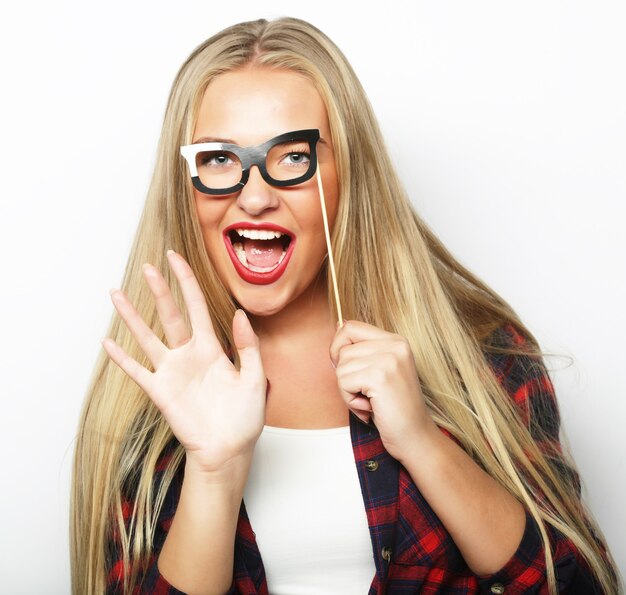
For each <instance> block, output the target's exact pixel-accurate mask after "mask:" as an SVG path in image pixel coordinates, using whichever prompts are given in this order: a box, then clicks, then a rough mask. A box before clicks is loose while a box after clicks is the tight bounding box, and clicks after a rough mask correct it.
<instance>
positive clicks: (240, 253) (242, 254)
mask: <svg viewBox="0 0 626 595" xmlns="http://www.w3.org/2000/svg"><path fill="white" fill-rule="evenodd" d="M233 248H234V249H235V254H236V256H237V260H238V261H239V262H240V263H241V264H242V265H243V266H245V267H246V268H247V269H248V270H250V271H252V272H253V273H269V272H271V271H273V270H274V269H275V268H276V267H277V266H278V265H279V264H280V263H281V262H282V261H283V259H284V258H285V254H287V251H286V250H285V249H283V253H282V254H281V255H280V258H279V259H278V262H277V263H276V264H275V265H272V266H270V267H258V266H255V265H253V264H248V259H247V258H246V251H245V250H244V249H243V245H242V244H241V243H240V242H236V243H234V244H233Z"/></svg>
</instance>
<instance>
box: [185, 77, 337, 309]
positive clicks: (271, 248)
mask: <svg viewBox="0 0 626 595" xmlns="http://www.w3.org/2000/svg"><path fill="white" fill-rule="evenodd" d="M308 129H319V131H320V140H319V141H318V142H317V160H318V170H319V171H320V173H321V177H322V183H323V188H324V196H325V200H326V209H327V213H328V219H329V225H330V226H331V229H332V224H333V222H334V219H335V216H336V213H337V202H338V193H339V192H338V182H337V174H336V170H335V157H334V153H333V147H332V145H331V142H330V128H329V124H328V116H327V113H326V108H325V106H324V103H323V101H322V98H321V97H320V95H319V93H318V92H317V90H316V89H315V87H314V86H313V84H312V83H311V82H310V81H309V80H308V79H307V78H305V77H304V76H302V75H300V74H297V73H295V72H292V71H288V70H276V69H270V68H263V67H246V68H244V69H240V70H236V71H232V72H228V73H225V74H222V75H219V76H218V77H216V78H215V79H214V80H213V81H211V83H210V84H209V86H208V87H207V90H206V92H205V93H204V96H203V98H202V102H201V105H200V111H199V115H198V120H197V123H196V127H195V130H194V135H193V143H197V142H222V143H230V144H236V145H239V146H241V147H250V146H256V145H261V144H263V143H265V142H266V141H268V140H270V139H272V138H274V137H276V136H279V135H282V134H284V133H286V132H291V131H295V130H308ZM281 146H282V145H281ZM307 152H308V145H307V144H306V143H299V144H297V145H293V144H292V145H287V148H286V149H285V151H284V152H282V153H281V149H280V147H278V150H276V151H274V150H273V151H271V158H272V159H274V158H275V160H276V161H275V162H276V163H277V164H278V165H277V167H281V168H293V169H294V171H296V172H298V171H302V168H303V167H304V168H305V169H306V165H303V161H304V162H306V160H307V159H308V157H307V155H306V153H307ZM283 153H284V154H283ZM269 160H270V156H268V162H269ZM228 164H229V157H228V156H225V155H220V154H216V156H214V157H212V158H211V160H210V162H209V163H208V164H207V166H210V167H212V168H214V169H215V168H219V167H224V166H226V167H228ZM295 175H297V174H295ZM194 196H195V202H196V209H197V213H198V217H199V221H200V225H201V228H202V235H203V238H204V245H205V247H206V250H207V253H208V256H209V258H210V260H211V262H212V263H213V266H214V267H215V269H216V271H217V273H218V275H219V276H220V278H221V280H222V282H223V283H224V285H225V286H226V288H227V289H228V291H229V292H230V294H231V295H232V296H233V297H234V298H235V299H236V300H237V302H238V303H239V304H240V305H241V307H243V308H244V309H245V310H247V311H248V312H250V313H251V314H254V315H259V316H268V315H271V314H275V313H276V312H279V311H280V310H282V309H283V308H285V307H286V306H287V305H289V304H291V303H292V302H294V301H295V300H297V299H298V298H302V297H303V296H306V295H307V294H308V293H310V292H312V291H313V289H314V287H315V288H318V289H320V290H323V291H325V285H323V284H321V285H320V284H319V283H314V281H315V279H316V277H317V275H318V273H319V271H320V268H321V265H322V262H323V260H324V257H325V256H326V252H327V250H326V240H325V235H324V227H323V219H322V211H321V205H320V198H319V192H318V187H317V176H313V177H312V178H310V179H309V180H307V181H305V182H303V183H301V184H297V185H292V186H280V187H279V186H274V185H272V184H270V183H268V182H266V181H265V180H264V179H263V177H262V175H261V172H260V171H259V169H258V167H256V166H252V167H251V168H250V172H249V178H248V181H247V183H246V184H245V186H243V188H240V189H238V190H236V191H234V192H232V193H230V194H226V195H210V194H204V193H203V192H200V191H198V190H194ZM279 234H282V235H279ZM277 235H278V236H279V237H275V236H277Z"/></svg>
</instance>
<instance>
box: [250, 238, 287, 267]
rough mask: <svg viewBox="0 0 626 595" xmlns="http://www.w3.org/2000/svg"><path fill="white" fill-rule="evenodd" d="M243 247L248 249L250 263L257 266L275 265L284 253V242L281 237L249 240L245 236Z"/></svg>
mask: <svg viewBox="0 0 626 595" xmlns="http://www.w3.org/2000/svg"><path fill="white" fill-rule="evenodd" d="M243 248H244V250H245V251H246V260H247V261H248V264H252V265H254V266H255V267H272V266H275V265H276V264H278V259H279V258H280V257H281V255H282V253H283V243H282V241H281V240H280V239H279V238H275V239H273V240H249V239H248V238H244V240H243Z"/></svg>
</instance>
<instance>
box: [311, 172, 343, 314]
mask: <svg viewBox="0 0 626 595" xmlns="http://www.w3.org/2000/svg"><path fill="white" fill-rule="evenodd" d="M317 187H318V188H319V194H320V203H321V204H322V219H323V220H324V233H325V235H326V246H327V248H328V263H329V264H330V274H331V277H332V279H333V289H334V291H335V303H336V304H337V316H338V317H339V326H343V314H342V313H341V302H340V301H339V289H338V288H337V274H336V273H335V259H334V258H333V247H332V246H331V244H330V231H329V229H328V216H327V215H326V200H325V199H324V188H323V187H322V176H321V175H320V168H319V165H318V168H317Z"/></svg>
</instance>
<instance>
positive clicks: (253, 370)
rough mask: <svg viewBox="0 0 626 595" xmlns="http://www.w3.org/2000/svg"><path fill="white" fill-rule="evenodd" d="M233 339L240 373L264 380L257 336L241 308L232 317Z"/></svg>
mask: <svg viewBox="0 0 626 595" xmlns="http://www.w3.org/2000/svg"><path fill="white" fill-rule="evenodd" d="M233 341H234V342H235V347H236V348H237V352H238V353H239V361H240V362H241V368H240V373H241V374H242V375H243V376H247V377H248V378H250V379H253V380H257V381H258V380H264V379H265V373H264V372H263V361H262V360H261V351H260V349H259V338H258V337H257V336H256V334H255V333H254V329H253V328H252V325H251V324H250V321H249V320H248V317H247V316H246V314H245V312H244V311H243V310H237V311H236V312H235V316H234V318H233Z"/></svg>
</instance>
